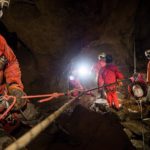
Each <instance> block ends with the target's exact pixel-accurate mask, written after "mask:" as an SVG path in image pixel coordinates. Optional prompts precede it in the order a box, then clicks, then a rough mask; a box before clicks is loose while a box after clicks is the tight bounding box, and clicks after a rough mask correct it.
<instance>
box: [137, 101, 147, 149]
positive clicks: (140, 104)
mask: <svg viewBox="0 0 150 150" xmlns="http://www.w3.org/2000/svg"><path fill="white" fill-rule="evenodd" d="M137 103H138V106H139V108H140V112H141V121H143V107H142V100H139V101H138V102H137ZM142 142H143V143H142V144H143V150H145V136H144V125H143V123H142Z"/></svg>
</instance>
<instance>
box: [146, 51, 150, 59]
mask: <svg viewBox="0 0 150 150" xmlns="http://www.w3.org/2000/svg"><path fill="white" fill-rule="evenodd" d="M145 56H146V57H147V59H150V49H148V50H146V51H145Z"/></svg>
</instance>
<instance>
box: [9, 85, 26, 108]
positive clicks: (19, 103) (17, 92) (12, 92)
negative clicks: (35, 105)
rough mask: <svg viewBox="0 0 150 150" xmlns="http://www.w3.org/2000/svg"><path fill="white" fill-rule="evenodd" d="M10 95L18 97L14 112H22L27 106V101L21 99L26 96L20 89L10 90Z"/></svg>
mask: <svg viewBox="0 0 150 150" xmlns="http://www.w3.org/2000/svg"><path fill="white" fill-rule="evenodd" d="M8 91H9V95H12V96H15V97H16V104H15V107H14V109H13V110H20V109H22V108H23V107H24V106H25V105H26V104H27V99H23V98H21V97H22V96H25V95H26V94H25V93H24V92H23V91H22V90H21V89H19V88H11V87H10V88H9V90H8Z"/></svg>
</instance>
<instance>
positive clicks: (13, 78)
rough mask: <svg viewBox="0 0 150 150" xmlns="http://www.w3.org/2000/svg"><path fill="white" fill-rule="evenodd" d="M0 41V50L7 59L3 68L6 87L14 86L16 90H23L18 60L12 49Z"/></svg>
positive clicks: (2, 40)
mask: <svg viewBox="0 0 150 150" xmlns="http://www.w3.org/2000/svg"><path fill="white" fill-rule="evenodd" d="M0 39H1V43H0V44H1V48H3V55H4V56H5V57H6V59H7V65H6V66H5V70H4V76H5V78H6V83H7V84H8V85H10V86H11V85H12V84H13V85H16V87H17V88H20V89H22V90H23V84H22V82H21V71H20V67H19V63H18V60H17V58H16V56H15V54H14V53H13V51H12V49H11V48H10V47H9V46H8V44H7V43H6V41H5V39H4V38H2V37H0Z"/></svg>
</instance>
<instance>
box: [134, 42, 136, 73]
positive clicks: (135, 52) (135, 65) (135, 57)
mask: <svg viewBox="0 0 150 150" xmlns="http://www.w3.org/2000/svg"><path fill="white" fill-rule="evenodd" d="M135 73H136V50H135V41H134V74H135Z"/></svg>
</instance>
